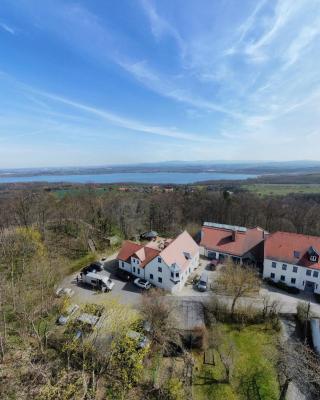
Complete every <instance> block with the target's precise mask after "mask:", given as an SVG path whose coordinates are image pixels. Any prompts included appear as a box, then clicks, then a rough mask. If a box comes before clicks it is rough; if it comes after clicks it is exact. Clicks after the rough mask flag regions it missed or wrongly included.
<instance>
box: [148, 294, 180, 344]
mask: <svg viewBox="0 0 320 400" xmlns="http://www.w3.org/2000/svg"><path fill="white" fill-rule="evenodd" d="M140 310H141V313H142V315H143V317H144V319H145V320H146V321H147V323H148V324H149V325H150V335H151V338H152V341H153V343H154V344H155V345H156V346H157V347H158V348H160V350H162V351H164V350H165V349H166V348H168V347H170V343H172V342H174V343H176V342H177V341H178V342H179V341H180V338H179V335H178V332H177V329H176V326H177V323H176V318H175V316H174V312H173V307H172V306H171V305H170V304H169V303H168V300H167V298H166V297H165V296H164V295H163V292H162V291H161V290H160V289H151V290H149V291H148V292H146V293H145V294H144V295H143V296H142V300H141V304H140Z"/></svg>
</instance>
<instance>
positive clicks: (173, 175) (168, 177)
mask: <svg viewBox="0 0 320 400" xmlns="http://www.w3.org/2000/svg"><path fill="white" fill-rule="evenodd" d="M256 176H257V175H253V174H232V173H229V174H228V173H223V172H120V173H117V172H114V173H109V174H96V175H95V174H90V175H38V176H23V177H21V176H20V177H18V176H6V177H0V184H1V183H19V182H20V183H22V182H50V183H56V182H68V183H126V182H128V183H130V182H134V183H148V184H153V183H154V184H167V183H168V184H188V183H195V182H203V181H209V180H215V181H216V180H243V179H247V178H255V177H256Z"/></svg>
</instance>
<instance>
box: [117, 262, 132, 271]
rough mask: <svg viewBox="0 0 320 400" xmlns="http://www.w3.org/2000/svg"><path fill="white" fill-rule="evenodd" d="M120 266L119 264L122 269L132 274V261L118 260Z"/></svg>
mask: <svg viewBox="0 0 320 400" xmlns="http://www.w3.org/2000/svg"><path fill="white" fill-rule="evenodd" d="M118 266H119V268H120V269H123V270H124V271H127V272H130V274H131V270H132V268H131V264H130V263H127V262H125V261H121V260H118Z"/></svg>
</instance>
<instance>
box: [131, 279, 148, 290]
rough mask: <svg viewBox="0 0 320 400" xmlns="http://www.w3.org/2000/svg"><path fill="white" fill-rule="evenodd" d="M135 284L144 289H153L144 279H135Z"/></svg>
mask: <svg viewBox="0 0 320 400" xmlns="http://www.w3.org/2000/svg"><path fill="white" fill-rule="evenodd" d="M134 284H135V285H137V286H139V287H140V288H142V289H150V288H151V283H150V282H148V281H146V280H144V279H141V278H137V279H135V280H134Z"/></svg>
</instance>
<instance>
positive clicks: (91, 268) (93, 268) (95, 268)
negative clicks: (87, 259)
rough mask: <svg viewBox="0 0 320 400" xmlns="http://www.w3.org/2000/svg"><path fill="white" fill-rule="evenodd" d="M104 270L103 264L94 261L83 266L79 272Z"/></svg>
mask: <svg viewBox="0 0 320 400" xmlns="http://www.w3.org/2000/svg"><path fill="white" fill-rule="evenodd" d="M103 270H104V268H103V264H102V263H101V262H100V261H95V262H94V263H92V264H90V265H87V266H86V267H84V268H83V269H82V270H81V272H82V273H83V274H87V273H88V272H94V273H96V272H102V271H103Z"/></svg>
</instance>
